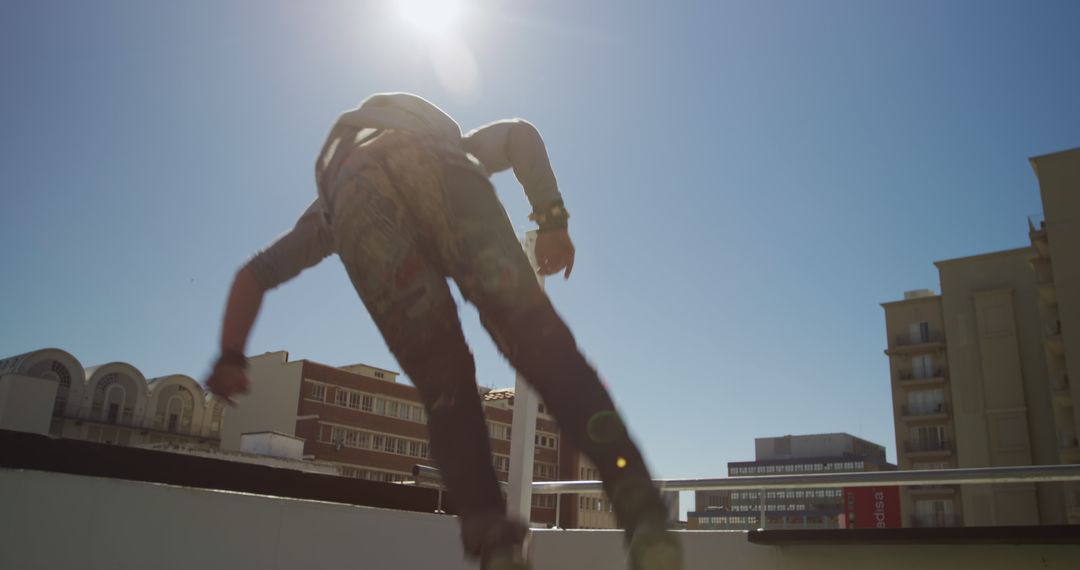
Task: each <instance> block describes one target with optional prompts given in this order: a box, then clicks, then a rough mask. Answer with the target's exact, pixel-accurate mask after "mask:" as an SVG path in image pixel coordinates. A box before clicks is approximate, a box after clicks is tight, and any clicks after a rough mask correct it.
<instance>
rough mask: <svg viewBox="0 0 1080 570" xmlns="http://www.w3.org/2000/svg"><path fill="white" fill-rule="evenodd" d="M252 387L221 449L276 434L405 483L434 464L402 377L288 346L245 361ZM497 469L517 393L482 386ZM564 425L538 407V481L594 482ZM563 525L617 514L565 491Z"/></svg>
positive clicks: (506, 459)
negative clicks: (332, 362)
mask: <svg viewBox="0 0 1080 570" xmlns="http://www.w3.org/2000/svg"><path fill="white" fill-rule="evenodd" d="M248 364H249V373H250V376H251V379H252V384H253V385H252V391H251V393H250V394H248V395H244V396H240V397H239V398H237V400H238V402H239V406H237V407H236V408H232V409H230V410H229V411H228V417H227V420H226V422H225V424H224V427H223V430H222V437H221V442H222V448H223V449H226V450H235V449H239V446H240V436H241V435H242V434H244V433H251V432H258V431H274V432H278V433H284V434H288V435H294V436H296V437H299V438H302V439H303V440H304V442H305V444H304V457H305V458H307V459H313V460H318V461H319V462H320V463H332V464H336V465H338V466H339V467H340V470H341V473H342V474H344V475H347V476H352V477H357V478H362V479H370V480H377V481H387V482H399V481H405V480H409V479H412V478H413V475H412V468H413V466H414V465H417V464H419V465H428V466H433V465H434V464H433V462H432V460H431V458H430V455H429V452H428V438H427V426H426V421H427V417H426V414H425V411H424V408H423V405H422V403H421V400H420V395H419V393H418V391H417V389H416V388H415V387H413V386H411V385H408V384H404V383H401V382H398V380H397V377H398V373H397V372H393V371H391V370H386V369H383V368H377V367H373V366H368V365H364V364H355V365H351V366H343V367H333V366H328V365H325V364H320V363H318V362H313V361H310V360H293V361H290V360H289V355H288V353H287V352H271V353H266V354H263V355H261V356H255V357H252V358H250V359H249V361H248ZM481 396H482V398H483V402H484V413H485V415H486V417H487V425H488V433H489V434H490V436H491V447H492V452H493V454H494V466H495V470H496V473H497V475H498V477H499V479H500V480H502V481H506V480H507V479H508V477H509V471H510V434H511V425H512V424H513V404H514V391H513V390H512V389H501V390H488V389H481ZM560 440H561V438H560V434H559V430H558V426H557V424H556V423H555V421H554V419H553V418H552V417H551V416H550V415H548V414H547V413H546V412H545V409H544V406H543V404H540V408H539V413H538V416H537V421H536V437H535V443H536V448H535V451H534V453H535V455H534V463H533V480H534V481H554V480H574V479H595V478H596V476H595V475H596V470H595V467H593V466H592V465H591V464H590V463H589V462H588V461H587V460H586V459H585V458H584V457H582V456H581V454H580V453H578V452H577V451H576V450H573V449H570V448H569V447H568V446H562V445H560V443H561V441H560ZM555 513H556V497H555V496H554V495H534V496H533V508H532V516H531V519H532V521H533V522H534V523H538V524H546V525H551V524H554V522H555ZM559 515H560V516H559V518H560V524H559V526H562V527H564V528H613V527H614V526H615V519H614V514H613V513H611V509H610V506H609V504H608V503H607V501H606V499H605V498H604V497H602V496H600V495H595V496H584V495H583V496H576V495H564V496H563V497H562V499H561V503H560V504H559Z"/></svg>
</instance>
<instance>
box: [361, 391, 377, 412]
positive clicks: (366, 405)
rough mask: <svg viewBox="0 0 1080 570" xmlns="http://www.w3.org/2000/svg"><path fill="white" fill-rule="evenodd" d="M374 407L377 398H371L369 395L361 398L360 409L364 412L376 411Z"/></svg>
mask: <svg viewBox="0 0 1080 570" xmlns="http://www.w3.org/2000/svg"><path fill="white" fill-rule="evenodd" d="M374 406H375V398H373V397H371V396H369V395H367V394H364V395H363V397H362V398H360V409H361V410H362V411H365V412H370V411H371V410H372V409H374Z"/></svg>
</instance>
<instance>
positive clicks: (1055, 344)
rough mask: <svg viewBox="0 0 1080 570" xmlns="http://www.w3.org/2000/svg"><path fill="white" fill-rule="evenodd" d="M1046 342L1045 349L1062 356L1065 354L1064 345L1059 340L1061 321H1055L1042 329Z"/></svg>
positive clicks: (1060, 339)
mask: <svg viewBox="0 0 1080 570" xmlns="http://www.w3.org/2000/svg"><path fill="white" fill-rule="evenodd" d="M1044 332H1045V336H1044V337H1043V338H1044V339H1045V340H1046V347H1047V348H1049V349H1050V352H1052V353H1054V354H1056V355H1058V356H1062V355H1064V354H1065V343H1064V341H1063V340H1062V338H1061V321H1059V320H1055V321H1054V322H1052V323H1050V324H1049V325H1048V326H1046V327H1045V329H1044Z"/></svg>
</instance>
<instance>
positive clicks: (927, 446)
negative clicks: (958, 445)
mask: <svg viewBox="0 0 1080 570" xmlns="http://www.w3.org/2000/svg"><path fill="white" fill-rule="evenodd" d="M904 451H905V452H906V453H907V454H908V457H909V458H915V457H918V458H923V457H931V456H948V455H952V453H953V449H952V442H948V441H926V442H913V441H908V442H904Z"/></svg>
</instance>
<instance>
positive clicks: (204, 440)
mask: <svg viewBox="0 0 1080 570" xmlns="http://www.w3.org/2000/svg"><path fill="white" fill-rule="evenodd" d="M224 413H225V405H224V403H223V402H221V401H220V400H218V399H216V398H214V397H212V396H211V395H210V394H208V393H207V392H205V391H204V390H203V389H202V387H201V386H200V385H199V383H198V382H196V381H195V380H194V379H193V378H191V377H188V376H183V375H172V376H164V377H161V378H151V379H149V380H147V379H146V378H145V377H144V376H143V374H142V373H141V372H140V371H139V370H138V369H136V368H135V367H134V366H132V365H130V364H127V363H124V362H113V363H110V364H104V365H101V366H94V367H90V368H86V367H84V366H83V365H82V363H80V362H79V361H78V359H76V358H75V357H74V356H72V355H71V354H69V353H67V352H65V351H63V350H60V349H56V348H47V349H42V350H36V351H33V352H28V353H26V354H21V355H18V356H13V357H9V358H5V359H2V360H0V429H15V430H18V431H34V432H38V433H48V434H51V435H54V436H57V437H64V438H69V439H81V440H86V441H95V442H102V443H111V444H115V445H141V444H152V443H165V442H169V443H175V444H198V445H205V446H209V447H217V446H218V444H219V441H220V436H221V429H222V424H223V421H224Z"/></svg>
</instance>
